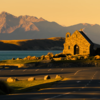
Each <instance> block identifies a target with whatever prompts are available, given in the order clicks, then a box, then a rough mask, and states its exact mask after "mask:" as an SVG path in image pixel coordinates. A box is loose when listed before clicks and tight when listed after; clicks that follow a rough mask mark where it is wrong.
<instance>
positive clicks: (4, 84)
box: [0, 81, 13, 94]
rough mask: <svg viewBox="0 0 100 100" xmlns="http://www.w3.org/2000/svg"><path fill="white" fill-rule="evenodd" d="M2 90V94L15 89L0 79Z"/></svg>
mask: <svg viewBox="0 0 100 100" xmlns="http://www.w3.org/2000/svg"><path fill="white" fill-rule="evenodd" d="M0 91H1V94H2V93H3V94H4V93H5V94H9V93H12V92H13V89H12V88H11V87H9V86H8V85H7V83H5V82H4V81H0Z"/></svg>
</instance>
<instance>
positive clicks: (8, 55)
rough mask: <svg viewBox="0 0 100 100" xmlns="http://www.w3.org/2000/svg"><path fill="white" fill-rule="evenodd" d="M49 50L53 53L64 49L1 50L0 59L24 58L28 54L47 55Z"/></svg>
mask: <svg viewBox="0 0 100 100" xmlns="http://www.w3.org/2000/svg"><path fill="white" fill-rule="evenodd" d="M48 52H52V53H53V54H57V53H61V52H62V50H40V51H39V50H38V51H29V50H27V51H26V50H24V51H0V60H7V59H12V58H24V57H26V56H29V55H30V56H36V57H40V56H41V55H46V54H47V53H48Z"/></svg>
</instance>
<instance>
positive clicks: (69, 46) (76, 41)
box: [63, 30, 91, 55]
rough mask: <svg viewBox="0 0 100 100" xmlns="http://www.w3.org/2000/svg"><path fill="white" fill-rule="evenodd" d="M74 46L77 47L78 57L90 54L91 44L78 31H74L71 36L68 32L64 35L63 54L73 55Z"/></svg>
mask: <svg viewBox="0 0 100 100" xmlns="http://www.w3.org/2000/svg"><path fill="white" fill-rule="evenodd" d="M75 45H76V46H78V47H79V54H78V55H88V54H90V46H91V44H90V43H89V42H88V41H87V40H86V39H85V37H84V36H83V35H82V34H81V33H80V32H79V31H78V30H76V31H75V32H74V33H73V34H72V35H71V34H70V33H69V32H68V33H66V38H65V43H64V50H63V53H64V54H72V55H74V54H75V49H76V47H75Z"/></svg>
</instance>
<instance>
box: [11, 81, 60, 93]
mask: <svg viewBox="0 0 100 100" xmlns="http://www.w3.org/2000/svg"><path fill="white" fill-rule="evenodd" d="M59 81H60V80H57V81H55V82H50V83H44V84H40V85H35V86H31V87H28V88H24V89H20V88H21V87H13V88H14V90H15V91H14V93H25V92H35V91H38V90H39V89H43V88H48V87H50V86H52V85H54V84H55V83H57V82H59Z"/></svg>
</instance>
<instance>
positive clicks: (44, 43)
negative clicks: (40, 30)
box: [0, 37, 65, 50]
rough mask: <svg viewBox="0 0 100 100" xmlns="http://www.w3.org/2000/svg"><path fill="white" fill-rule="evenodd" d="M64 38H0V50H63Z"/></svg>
mask: <svg viewBox="0 0 100 100" xmlns="http://www.w3.org/2000/svg"><path fill="white" fill-rule="evenodd" d="M64 42H65V39H64V38H61V37H52V38H48V39H30V40H0V50H63V43H64Z"/></svg>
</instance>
